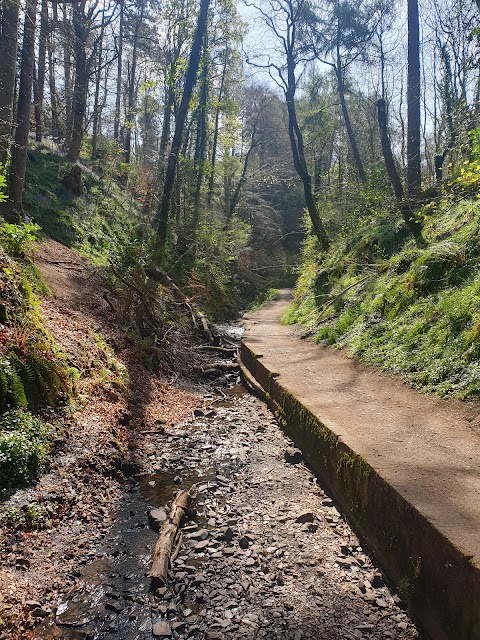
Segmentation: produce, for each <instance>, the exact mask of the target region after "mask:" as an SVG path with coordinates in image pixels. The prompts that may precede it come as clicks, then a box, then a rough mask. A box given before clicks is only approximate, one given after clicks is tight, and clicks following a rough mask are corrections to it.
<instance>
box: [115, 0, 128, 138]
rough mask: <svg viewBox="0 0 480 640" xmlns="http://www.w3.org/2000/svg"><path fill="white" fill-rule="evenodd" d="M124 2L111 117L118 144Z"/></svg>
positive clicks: (121, 4)
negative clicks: (113, 112)
mask: <svg viewBox="0 0 480 640" xmlns="http://www.w3.org/2000/svg"><path fill="white" fill-rule="evenodd" d="M124 12H125V8H124V3H123V0H120V25H119V32H118V46H117V56H118V57H117V88H116V94H115V114H114V117H113V139H114V140H115V142H116V143H117V144H118V141H119V135H120V99H121V96H122V65H123V27H124Z"/></svg>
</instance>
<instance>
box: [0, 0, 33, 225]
mask: <svg viewBox="0 0 480 640" xmlns="http://www.w3.org/2000/svg"><path fill="white" fill-rule="evenodd" d="M36 10H37V0H27V4H26V6H25V23H24V29H23V45H22V61H21V66H20V81H19V87H18V106H17V128H16V130H15V144H14V147H13V153H12V164H11V168H10V188H9V198H10V200H9V203H8V207H7V213H6V216H5V218H6V219H7V220H8V221H10V222H18V221H19V220H20V219H21V216H22V214H23V205H22V195H23V185H24V183H25V167H26V162H27V148H28V133H29V130H30V111H31V106H32V84H33V58H34V55H35V19H36Z"/></svg>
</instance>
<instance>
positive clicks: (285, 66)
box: [251, 0, 330, 250]
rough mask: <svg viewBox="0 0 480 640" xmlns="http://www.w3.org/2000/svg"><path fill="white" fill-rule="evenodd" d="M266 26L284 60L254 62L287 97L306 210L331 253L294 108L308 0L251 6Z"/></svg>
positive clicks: (302, 58) (286, 0) (282, 0)
mask: <svg viewBox="0 0 480 640" xmlns="http://www.w3.org/2000/svg"><path fill="white" fill-rule="evenodd" d="M252 6H254V7H255V8H256V9H257V11H258V12H259V14H260V16H261V17H262V19H263V21H264V23H265V24H266V26H267V27H268V28H269V30H270V31H271V33H272V34H273V36H274V37H275V38H276V41H277V44H278V50H277V53H279V54H280V56H281V60H280V61H279V62H278V63H277V62H273V61H271V60H268V61H267V62H266V63H258V62H255V63H253V62H251V64H254V65H255V66H257V67H263V68H266V69H268V71H269V72H270V73H271V74H273V77H274V78H275V81H276V82H277V84H278V86H279V87H281V89H282V90H283V93H284V95H285V102H286V105H287V111H288V133H289V138H290V145H291V151H292V156H293V164H294V166H295V170H296V172H297V174H298V176H299V178H300V180H301V181H302V185H303V192H304V196H305V203H306V206H307V211H308V214H309V216H310V221H311V223H312V229H313V232H314V233H315V235H316V236H317V238H318V241H319V242H320V245H321V246H322V248H323V249H324V250H328V248H329V246H330V239H329V237H328V234H327V231H326V229H325V226H324V224H323V221H322V219H321V217H320V214H319V212H318V207H317V203H316V201H315V196H314V193H313V186H312V177H311V175H310V173H309V170H308V166H307V161H306V157H305V148H304V144H303V135H302V131H301V129H300V127H299V124H298V119H297V111H296V106H295V93H296V91H297V76H296V70H297V67H298V66H299V65H301V64H303V63H305V62H306V60H307V58H308V55H307V58H306V57H305V49H304V47H303V46H302V45H303V43H302V42H300V41H299V39H298V35H299V33H301V32H302V29H305V27H306V21H307V20H308V19H309V18H311V13H310V11H309V5H308V2H307V0H271V1H270V3H269V5H268V8H267V9H264V8H263V7H262V6H260V5H255V4H252Z"/></svg>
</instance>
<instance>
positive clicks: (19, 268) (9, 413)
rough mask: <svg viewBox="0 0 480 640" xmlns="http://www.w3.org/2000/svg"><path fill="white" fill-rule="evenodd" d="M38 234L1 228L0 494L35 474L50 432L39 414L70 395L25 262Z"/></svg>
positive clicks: (27, 228) (26, 228) (33, 229)
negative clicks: (1, 491)
mask: <svg viewBox="0 0 480 640" xmlns="http://www.w3.org/2000/svg"><path fill="white" fill-rule="evenodd" d="M38 232H39V227H38V226H37V225H34V224H22V225H13V224H7V223H4V224H2V225H1V226H0V490H6V489H10V488H12V487H14V486H19V485H24V484H26V483H27V482H29V481H30V480H31V479H32V478H34V477H35V475H36V474H37V473H38V471H39V469H40V468H41V466H42V465H43V463H44V462H45V460H46V456H47V453H48V448H49V433H50V430H51V428H50V427H49V426H48V425H47V424H46V423H45V422H44V421H43V419H42V418H41V417H40V416H41V413H42V411H43V410H44V409H46V408H52V407H53V408H55V407H58V406H59V405H60V404H62V403H64V402H65V401H66V400H67V399H68V398H69V397H70V395H71V394H72V391H73V381H72V376H71V371H70V369H69V367H68V364H67V360H66V356H65V354H63V352H62V351H61V350H60V349H59V348H58V346H57V345H56V343H55V341H54V340H53V338H52V337H51V335H50V334H49V333H48V331H47V330H46V328H45V326H44V324H43V319H42V316H41V314H40V311H39V300H38V297H37V294H38V293H43V292H44V291H45V285H44V284H43V283H42V281H41V278H40V276H39V274H38V272H37V271H36V269H35V268H34V266H33V264H32V262H31V260H30V259H29V258H28V251H29V248H30V247H31V244H32V242H33V241H35V240H37V238H38Z"/></svg>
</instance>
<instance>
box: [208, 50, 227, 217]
mask: <svg viewBox="0 0 480 640" xmlns="http://www.w3.org/2000/svg"><path fill="white" fill-rule="evenodd" d="M227 50H228V49H227V48H226V49H225V63H224V65H223V70H222V79H221V81H220V89H219V90H218V105H217V108H216V110H215V125H214V129H213V142H212V154H211V158H210V178H209V181H208V195H207V204H208V206H210V205H211V204H212V198H213V190H214V188H215V163H216V160H217V145H218V129H219V123H220V111H221V104H222V98H223V88H224V86H225V78H226V75H227Z"/></svg>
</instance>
